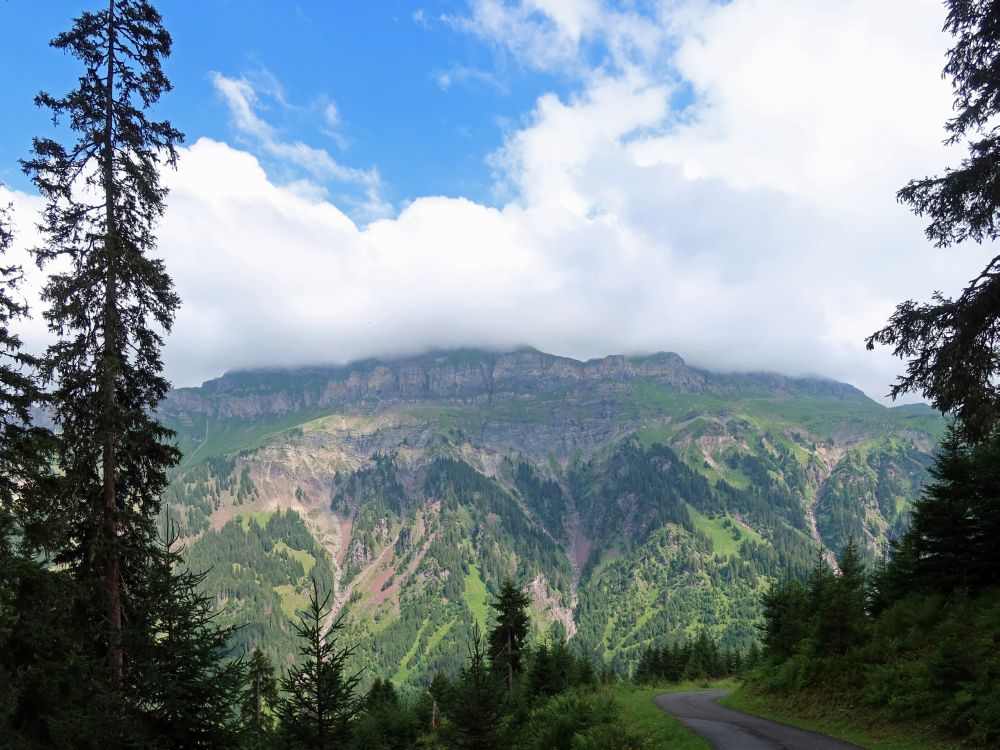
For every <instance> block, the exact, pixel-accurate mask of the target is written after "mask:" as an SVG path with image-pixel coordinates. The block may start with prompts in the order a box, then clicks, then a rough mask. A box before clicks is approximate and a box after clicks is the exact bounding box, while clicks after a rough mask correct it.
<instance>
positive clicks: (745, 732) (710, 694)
mask: <svg viewBox="0 0 1000 750" xmlns="http://www.w3.org/2000/svg"><path fill="white" fill-rule="evenodd" d="M728 692H729V691H728V690H699V691H698V692H694V693H664V694H663V695H658V696H656V697H655V698H653V702H654V703H656V705H657V706H658V707H659V708H661V709H663V710H664V711H666V712H667V713H668V714H673V715H674V716H676V717H677V719H678V720H679V721H680V722H681V724H683V725H684V726H686V727H687V728H688V729H690V730H691V731H692V732H694V733H695V734H698V735H701V736H702V737H704V738H705V739H706V740H708V741H709V742H710V743H711V745H712V747H713V748H715V750H858V746H857V745H852V744H850V743H848V742H842V741H841V740H835V739H833V738H832V737H827V736H826V735H822V734H816V733H815V732H808V731H806V730H805V729H796V728H795V727H790V726H787V725H785V724H778V723H777V722H774V721H768V720H767V719H761V718H760V717H758V716H751V715H750V714H745V713H743V712H742V711H734V710H733V709H731V708H726V707H725V706H720V705H719V704H718V703H716V701H717V700H719V698H721V697H722V696H724V695H726V694H727V693H728Z"/></svg>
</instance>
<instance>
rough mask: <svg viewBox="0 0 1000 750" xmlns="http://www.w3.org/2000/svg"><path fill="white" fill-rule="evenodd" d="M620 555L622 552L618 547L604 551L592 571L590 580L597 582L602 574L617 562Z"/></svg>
mask: <svg viewBox="0 0 1000 750" xmlns="http://www.w3.org/2000/svg"><path fill="white" fill-rule="evenodd" d="M620 555H621V550H619V548H618V547H617V545H616V546H613V547H609V548H608V549H606V550H604V551H603V552H602V553H601V559H600V560H598V561H597V564H596V565H595V566H594V569H593V570H592V571H590V580H592V581H596V580H597V579H598V578H600V577H601V573H603V572H604V571H605V570H606V569H607V567H608V566H609V565H610V564H611V563H613V562H614V561H615V560H617V559H618V557H619V556H620Z"/></svg>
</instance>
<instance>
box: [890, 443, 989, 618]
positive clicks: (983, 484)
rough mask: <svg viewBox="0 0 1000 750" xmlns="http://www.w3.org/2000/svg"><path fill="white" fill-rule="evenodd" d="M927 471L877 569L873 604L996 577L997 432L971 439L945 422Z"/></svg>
mask: <svg viewBox="0 0 1000 750" xmlns="http://www.w3.org/2000/svg"><path fill="white" fill-rule="evenodd" d="M931 476H932V477H933V479H934V481H933V482H931V483H930V484H929V485H927V487H925V488H924V492H923V494H922V495H921V497H920V499H919V500H917V502H915V503H914V506H913V512H912V515H911V519H910V527H909V528H908V529H907V531H906V533H905V534H904V535H903V537H902V539H900V540H899V542H898V543H897V544H896V545H895V546H894V549H893V552H892V555H891V557H890V559H889V560H888V562H887V563H886V564H885V566H884V567H883V569H881V570H880V571H879V572H878V575H877V578H876V581H875V588H876V600H877V602H878V607H879V608H885V607H886V606H888V604H890V603H892V602H893V601H896V600H899V599H901V598H903V597H904V596H905V595H906V594H908V593H911V592H922V593H925V594H935V593H938V594H952V593H954V592H956V591H959V590H968V591H978V590H981V589H983V588H985V587H987V586H992V585H996V584H997V583H998V582H1000V572H998V571H1000V568H998V565H1000V552H998V551H997V544H996V540H997V538H998V536H997V535H998V534H1000V433H994V435H992V436H991V437H990V438H989V439H987V440H984V441H981V442H979V443H977V444H975V445H970V444H969V443H968V442H967V441H966V439H965V437H964V436H963V434H962V432H961V431H960V430H959V429H957V428H955V427H952V428H950V429H949V431H948V434H947V435H946V437H945V439H944V441H943V442H942V444H941V450H940V452H939V453H938V455H937V457H936V459H935V462H934V466H933V467H932V468H931Z"/></svg>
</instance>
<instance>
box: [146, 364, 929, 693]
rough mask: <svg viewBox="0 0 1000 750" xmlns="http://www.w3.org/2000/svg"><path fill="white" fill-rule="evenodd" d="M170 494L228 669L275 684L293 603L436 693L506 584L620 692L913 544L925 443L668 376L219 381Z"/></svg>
mask: <svg viewBox="0 0 1000 750" xmlns="http://www.w3.org/2000/svg"><path fill="white" fill-rule="evenodd" d="M163 416H164V418H165V419H166V420H167V423H168V424H170V425H171V426H172V427H173V428H174V429H176V430H177V431H178V433H179V441H180V444H181V445H182V446H184V448H185V458H184V459H183V461H182V463H181V465H180V467H179V469H178V470H177V471H176V472H175V475H174V477H173V480H172V482H171V485H170V487H169V488H168V490H167V493H166V495H165V499H166V501H167V502H166V506H165V512H167V513H169V514H170V516H171V519H172V520H173V521H174V522H175V523H176V524H177V527H178V529H179V530H180V532H181V534H182V537H183V542H184V544H185V545H186V547H187V549H188V553H187V559H188V560H189V561H190V564H191V565H192V567H193V568H194V569H206V570H210V571H211V572H210V573H209V575H208V576H207V577H206V579H205V582H204V584H203V586H204V589H203V590H204V591H205V592H206V593H208V594H209V595H210V596H211V597H212V598H213V600H214V601H215V602H216V603H217V605H218V606H219V608H220V609H222V610H223V611H224V615H223V618H224V621H225V622H231V623H234V624H241V625H245V627H243V628H241V630H239V631H238V633H239V635H238V636H237V637H238V639H239V642H240V645H241V647H245V648H249V647H251V646H259V647H260V648H262V649H263V650H264V652H265V653H267V654H268V655H269V656H270V657H271V659H272V660H274V661H275V662H276V663H279V664H288V663H290V662H291V660H292V659H293V653H292V641H291V640H290V632H289V626H288V624H287V622H286V618H285V615H287V614H290V613H292V612H294V611H296V609H298V608H300V607H301V606H302V604H303V602H304V600H305V594H306V592H307V589H308V586H309V581H310V579H311V578H314V577H315V578H317V580H320V581H322V582H327V581H329V582H331V583H333V582H335V591H336V593H335V599H334V608H335V609H336V611H337V612H338V613H344V614H345V616H346V620H345V622H346V627H347V631H346V632H347V633H348V634H349V635H350V636H351V637H352V638H354V639H356V641H357V643H359V644H361V646H360V648H359V649H358V652H357V654H356V659H357V661H358V663H359V664H363V665H365V666H367V667H370V672H369V674H370V677H369V678H368V679H373V678H375V677H381V678H392V679H393V680H394V681H395V682H396V684H397V685H398V686H400V687H404V688H405V687H406V686H413V687H416V686H420V685H425V684H427V682H428V681H429V679H430V678H431V677H432V676H433V675H434V674H435V673H437V672H438V671H441V672H443V673H444V674H446V675H450V676H452V677H454V676H455V675H456V674H457V672H458V669H459V668H460V666H461V654H463V653H464V644H467V643H468V642H469V640H470V638H471V635H472V630H473V628H474V626H475V625H476V624H477V623H478V624H479V626H480V627H486V626H487V624H488V618H487V615H486V603H487V602H488V601H489V600H490V598H491V595H492V594H495V593H496V591H497V586H498V585H499V582H501V581H502V580H504V579H506V578H511V579H513V580H516V581H518V582H519V583H520V584H521V585H523V586H524V587H525V589H526V590H527V591H528V592H529V593H530V596H531V611H532V615H533V617H532V621H533V623H534V625H533V628H534V631H535V635H534V636H533V637H535V638H543V637H562V636H564V637H567V638H568V639H569V643H570V644H571V645H572V647H573V648H574V649H575V650H576V651H577V652H578V653H582V654H587V655H589V656H591V657H592V658H594V659H595V660H596V661H597V662H598V663H601V662H603V663H607V664H609V665H610V666H612V667H613V669H614V670H616V671H617V672H619V673H621V674H628V673H629V672H630V671H632V670H633V669H634V668H635V667H636V665H637V664H638V661H639V658H640V656H641V654H642V653H643V651H644V650H645V649H649V648H657V647H661V646H665V645H667V644H669V643H673V642H675V641H677V640H678V639H683V638H685V637H693V636H694V635H695V634H696V633H698V632H702V631H704V632H707V633H709V634H710V635H711V636H712V638H713V639H715V640H716V641H717V642H718V643H719V644H720V645H721V646H722V647H727V648H734V649H737V650H740V651H743V650H746V649H748V648H749V647H750V646H751V644H753V643H754V642H755V641H756V637H757V635H756V630H755V623H756V622H757V621H758V620H759V616H760V611H761V609H760V596H761V595H762V593H763V592H764V591H766V590H767V588H768V586H769V585H770V584H771V583H772V582H773V581H774V580H776V579H779V578H784V577H786V576H795V577H804V576H805V575H806V574H807V572H808V570H809V568H810V566H811V564H812V559H813V551H814V550H815V549H816V547H817V545H820V544H822V545H823V546H825V547H828V548H830V549H832V550H834V551H839V550H840V549H841V548H842V546H843V544H844V543H845V542H846V540H847V539H848V538H849V537H851V536H853V537H854V538H856V539H859V540H862V547H863V553H862V554H863V555H864V556H865V557H866V558H867V559H875V558H876V557H877V556H878V555H879V554H880V550H881V547H882V545H884V543H885V541H886V539H887V538H888V537H889V536H891V535H892V534H894V533H898V532H899V531H900V530H901V529H902V528H904V527H905V524H906V519H907V515H908V511H909V508H910V506H911V503H912V502H913V500H914V499H915V498H916V497H918V495H919V492H920V488H921V486H922V485H923V483H924V481H925V479H926V467H927V465H928V464H929V462H930V457H931V453H932V450H933V447H934V445H935V442H936V440H937V439H938V437H939V435H940V433H941V430H942V429H943V421H942V420H941V419H940V418H939V417H937V416H936V415H935V414H934V413H933V412H931V411H930V410H929V409H926V408H924V407H902V408H899V409H887V408H885V407H883V406H880V405H878V404H876V403H874V402H873V401H871V400H870V399H867V398H866V397H865V396H864V395H863V394H861V393H860V392H858V391H856V390H854V389H852V388H850V387H849V386H846V385H843V384H838V383H834V382H831V381H823V380H810V379H804V380H794V379H788V378H782V377H779V376H773V375H745V376H738V375H715V374H712V373H708V372H704V371H700V370H697V369H694V368H690V367H688V366H687V365H685V364H684V363H683V361H682V360H681V359H680V358H679V357H677V356H676V355H666V354H661V355H656V356H654V357H649V358H640V359H628V358H622V357H612V358H607V359H606V360H600V361H595V362H588V363H580V362H575V361H573V360H566V359H563V358H558V357H551V356H549V355H544V354H541V353H538V352H534V351H521V352H515V353H511V354H491V353H488V352H477V351H462V352H453V353H441V354H436V355H429V356H427V357H422V358H417V359H414V360H403V361H397V362H387V363H381V362H366V363H361V364H359V365H354V366H348V367H345V368H339V369H336V368H332V369H328V370H319V369H313V370H308V371H290V372H256V373H252V372H251V373H234V374H232V375H227V376H225V377H224V378H222V379H221V380H218V381H213V382H212V383H209V384H206V386H205V387H204V388H202V389H186V390H184V391H179V392H174V393H172V394H171V395H170V396H169V397H168V399H167V401H166V402H165V404H164V408H163Z"/></svg>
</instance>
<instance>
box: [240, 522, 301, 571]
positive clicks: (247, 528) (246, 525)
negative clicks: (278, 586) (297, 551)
mask: <svg viewBox="0 0 1000 750" xmlns="http://www.w3.org/2000/svg"><path fill="white" fill-rule="evenodd" d="M273 515H274V511H273V510H262V511H259V512H258V513H247V512H245V511H244V512H241V513H237V514H236V516H235V517H236V518H237V519H238V520H239V522H240V526H242V527H243V530H244V531H250V523H251V522H253V523H256V524H257V525H258V526H259V527H260V528H262V529H263V528H264V527H265V526H267V522H268V521H269V520H270V519H271V516H273ZM303 554H305V553H303ZM309 557H312V555H309ZM300 562H301V561H300ZM313 562H315V560H314V561H313ZM302 565H303V567H305V563H302Z"/></svg>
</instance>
